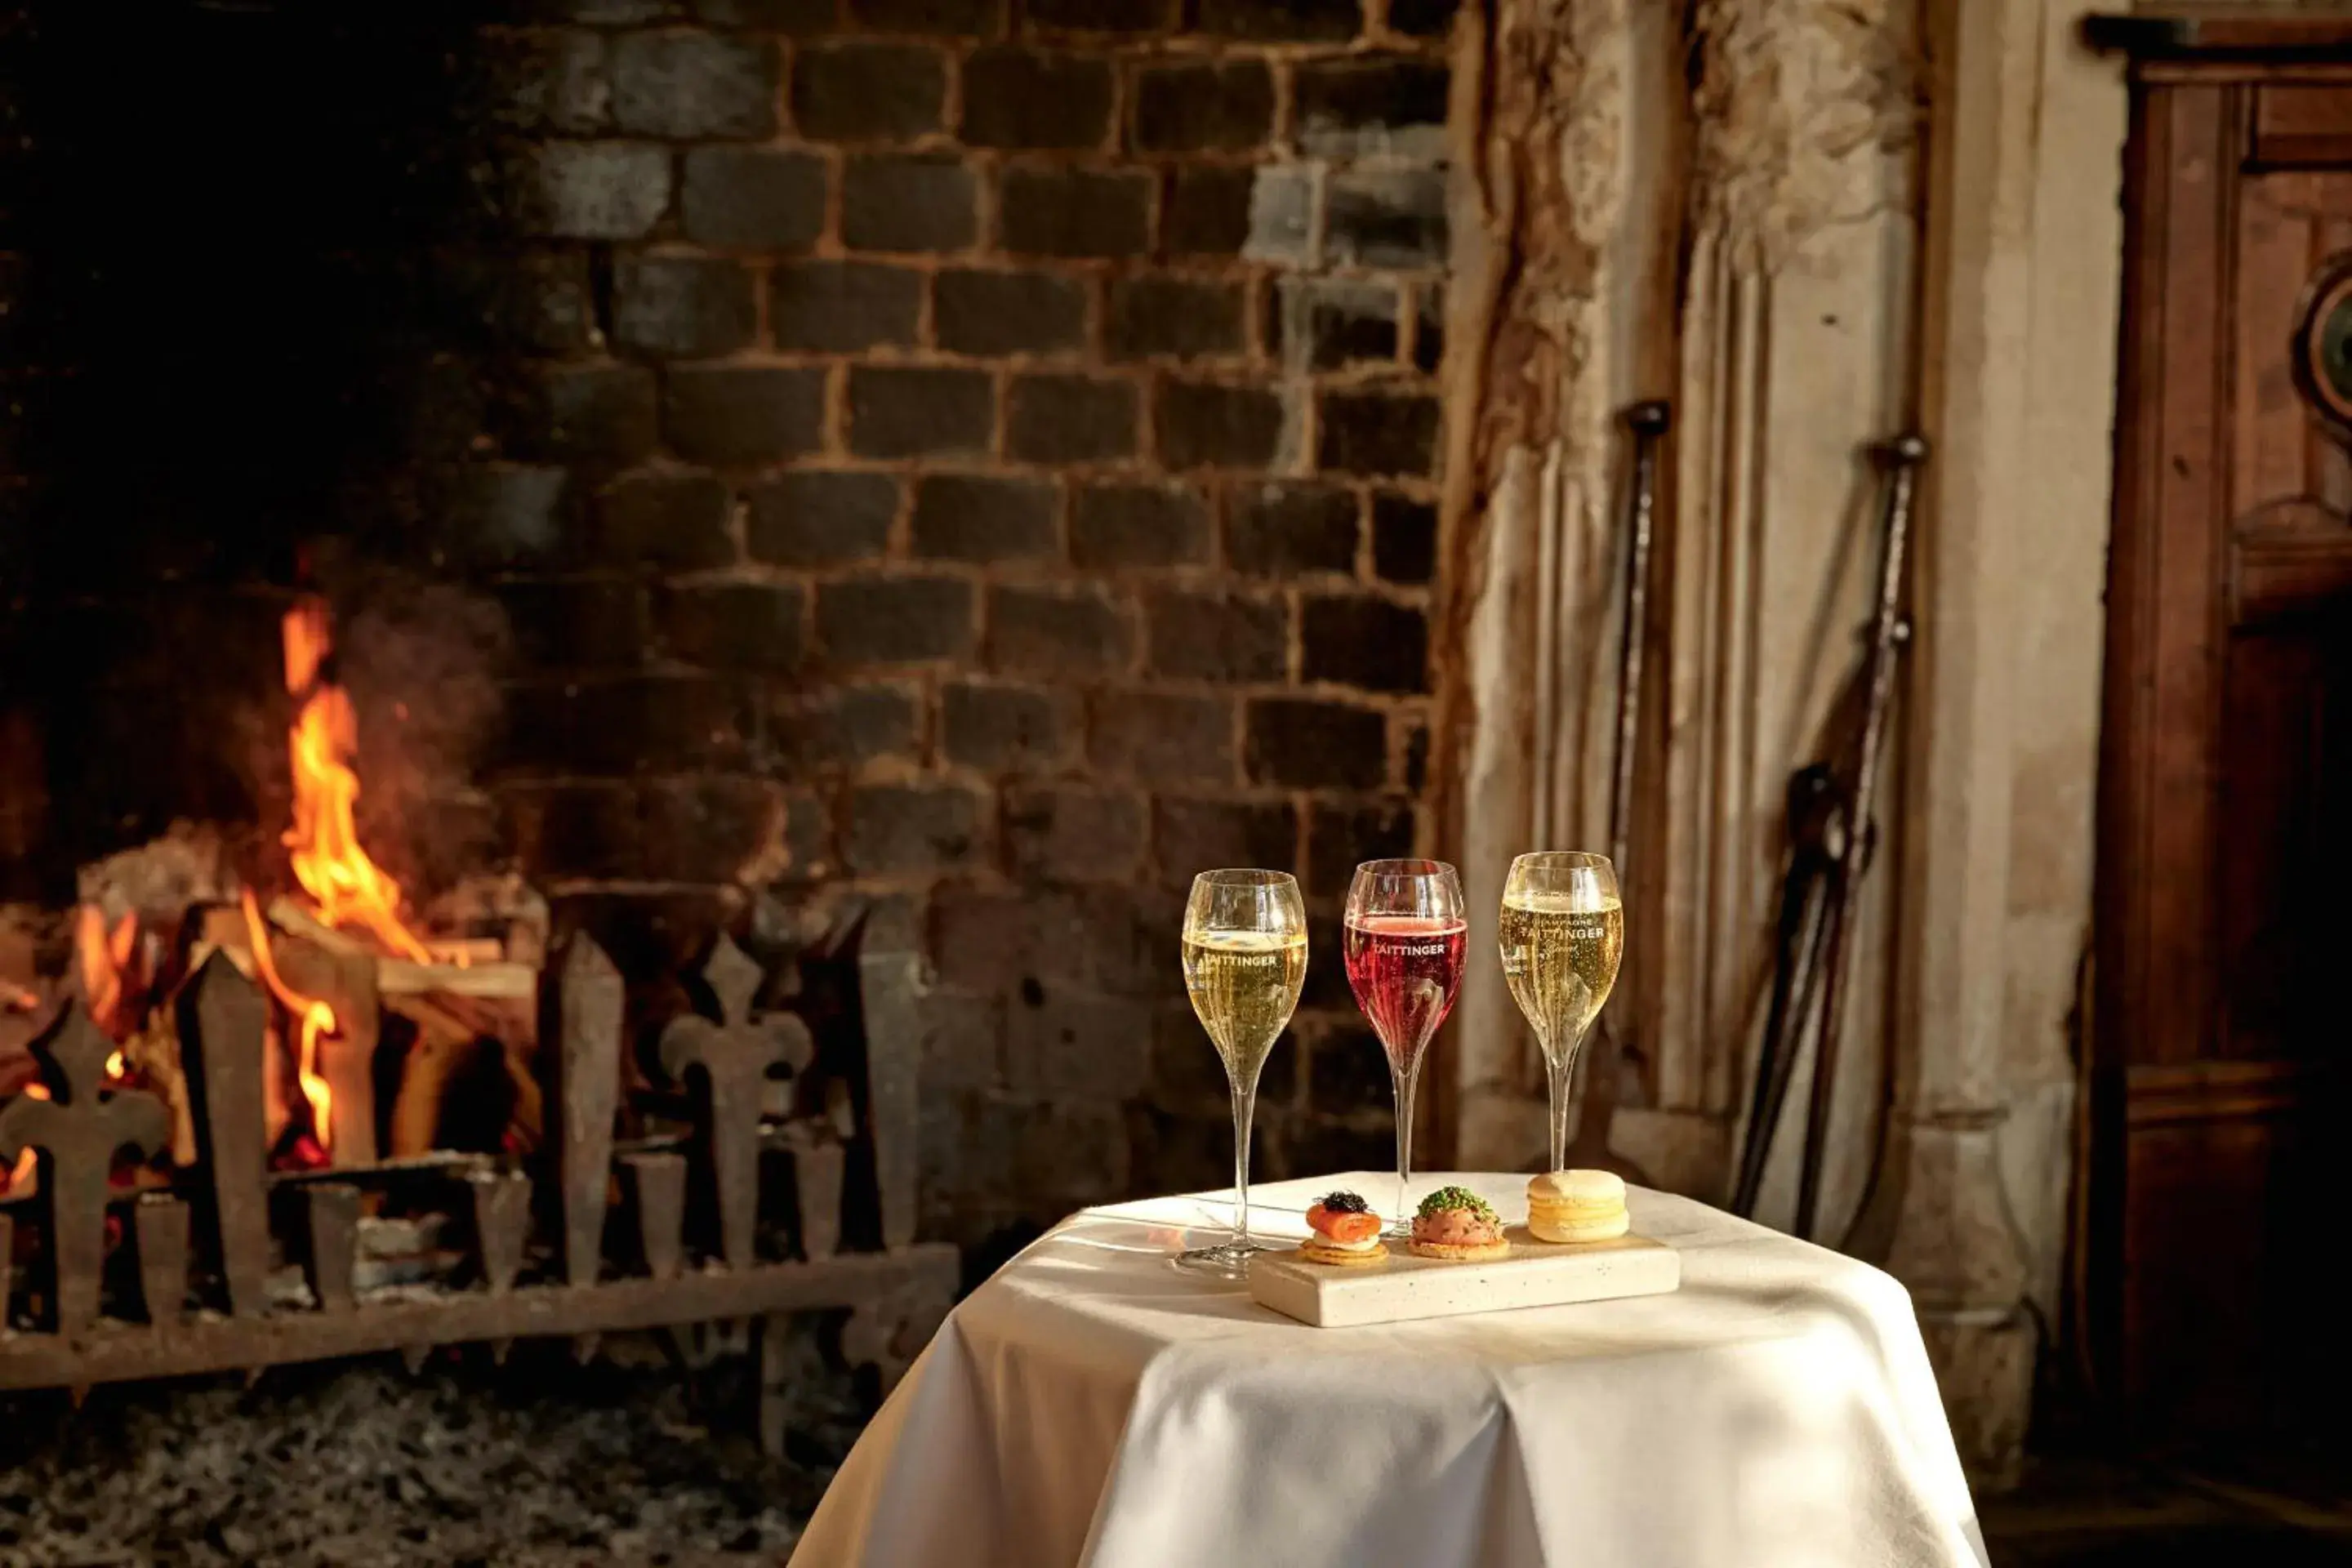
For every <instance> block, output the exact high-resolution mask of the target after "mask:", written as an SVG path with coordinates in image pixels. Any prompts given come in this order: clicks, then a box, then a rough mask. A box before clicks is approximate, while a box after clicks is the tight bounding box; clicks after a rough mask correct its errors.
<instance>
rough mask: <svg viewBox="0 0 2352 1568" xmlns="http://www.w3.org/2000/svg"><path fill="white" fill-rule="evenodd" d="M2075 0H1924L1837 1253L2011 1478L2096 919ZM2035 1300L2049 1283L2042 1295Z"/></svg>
mask: <svg viewBox="0 0 2352 1568" xmlns="http://www.w3.org/2000/svg"><path fill="white" fill-rule="evenodd" d="M2085 9H2087V7H2084V6H2082V5H2076V4H2073V3H2070V0H1938V3H1937V4H1936V5H1932V6H1931V7H1930V16H1931V21H1932V26H1933V27H1934V29H1935V32H1934V37H1933V47H1932V48H1931V51H1930V53H1931V56H1932V58H1935V59H1936V60H1937V61H1938V62H1939V63H1940V66H1941V72H1940V75H1939V78H1938V79H1937V82H1936V84H1935V94H1934V103H1935V120H1934V126H1933V129H1932V131H1931V132H1930V144H1931V145H1932V146H1933V147H1934V148H1935V150H1936V155H1935V159H1934V163H1933V164H1932V167H1931V169H1930V172H1929V191H1928V206H1927V211H1928V225H1927V259H1928V265H1927V268H1926V274H1925V293H1924V299H1925V316H1924V322H1923V327H1924V332H1923V355H1922V363H1923V375H1922V403H1923V412H1924V415H1925V418H1926V423H1927V429H1928V433H1929V436H1930V437H1931V439H1932V440H1933V441H1934V442H1935V447H1936V450H1935V456H1934V458H1933V462H1932V466H1931V468H1930V471H1929V477H1928V484H1927V492H1926V500H1927V506H1926V511H1925V515H1924V518H1923V527H1922V530H1921V534H1920V540H1919V551H1918V553H1917V555H1916V567H1915V571H1916V575H1915V582H1914V588H1913V605H1914V614H1915V617H1916V623H1917V626H1918V632H1919V635H1918V637H1917V638H1916V641H1915V643H1914V652H1913V658H1914V667H1913V669H1912V672H1911V704H1912V706H1911V712H1910V716H1909V734H1908V737H1907V747H1906V781H1905V782H1906V785H1907V789H1906V832H1905V835H1904V839H1903V844H1902V848H1901V858H1900V861H1899V865H1898V869H1899V879H1900V887H1901V895H1902V904H1901V910H1900V920H1901V928H1902V930H1901V938H1900V942H1899V947H1898V954H1897V957H1898V963H1897V970H1896V975H1897V980H1896V994H1895V1010H1894V1031H1893V1041H1894V1046H1895V1062H1896V1068H1897V1079H1896V1084H1897V1088H1896V1096H1895V1116H1894V1119H1893V1124H1892V1126H1891V1127H1890V1129H1889V1131H1888V1134H1887V1139H1886V1146H1885V1150H1884V1151H1883V1152H1882V1156H1881V1158H1882V1164H1881V1168H1880V1173H1879V1179H1878V1181H1877V1182H1876V1184H1875V1185H1874V1190H1873V1192H1872V1194H1871V1197H1870V1201H1869V1202H1868V1204H1867V1205H1865V1208H1864V1213H1863V1215H1862V1216H1861V1218H1860V1220H1859V1221H1858V1223H1857V1224H1856V1226H1855V1227H1854V1230H1853V1234H1852V1236H1851V1237H1849V1241H1848V1247H1849V1250H1853V1251H1855V1252H1857V1253H1859V1254H1861V1255H1863V1256H1865V1257H1870V1258H1874V1259H1876V1260H1878V1261H1882V1262H1883V1263H1884V1264H1885V1267H1886V1268H1889V1269H1890V1270H1891V1271H1892V1272H1894V1273H1895V1275H1896V1276H1897V1277H1898V1278H1900V1279H1902V1280H1903V1281H1904V1282H1905V1283H1906V1285H1908V1286H1909V1287H1910V1288H1911V1290H1912V1294H1913V1298H1914V1300H1915V1301H1916V1303H1917V1306H1918V1310H1919V1317H1920V1321H1921V1326H1922V1329H1923V1330H1924V1331H1925V1332H1926V1334H1927V1343H1928V1349H1929V1352H1930V1354H1931V1355H1932V1356H1933V1357H1934V1359H1935V1361H1936V1363H1937V1371H1938V1374H1939V1376H1940V1377H1941V1379H1942V1381H1943V1384H1944V1391H1945V1399H1946V1404H1947V1406H1948V1409H1949V1411H1950V1413H1951V1415H1952V1418H1953V1425H1954V1429H1955V1432H1956V1435H1957V1436H1958V1438H1959V1441H1960V1446H1961V1450H1962V1454H1963V1457H1964V1458H1966V1459H1967V1460H1968V1461H1969V1464H1970V1466H1971V1468H1973V1469H1974V1470H1975V1471H1976V1473H1977V1474H1978V1475H1979V1478H1980V1479H1982V1480H1983V1481H1985V1482H1988V1483H1990V1484H1993V1485H1999V1484H2000V1483H2002V1482H2004V1481H2006V1480H2008V1479H2011V1478H2012V1477H2013V1476H2014V1473H2015V1470H2016V1468H2017V1464H2018V1461H2019V1458H2020V1457H2021V1448H2022V1444H2023V1438H2024V1433H2025V1423H2026V1417H2027V1413H2028V1406H2029V1403H2030V1395H2031V1391H2032V1374H2033V1366H2034V1356H2035V1352H2036V1349H2037V1345H2038V1343H2039V1342H2040V1332H2039V1327H2038V1323H2039V1322H2054V1321H2055V1314H2054V1305H2055V1303H2054V1300H2053V1297H2054V1294H2055V1289H2056V1275H2057V1270H2058V1264H2059V1258H2060V1256H2061V1252H2062V1249H2063V1237H2064V1224H2063V1216H2064V1213H2065V1203H2066V1194H2067V1192H2068V1190H2069V1184H2068V1176H2069V1172H2070V1167H2071V1164H2072V1159H2071V1155H2072V1150H2071V1147H2070V1142H2069V1130H2070V1126H2071V1107H2072V1098H2073V1096H2072V1090H2073V1069H2072V1067H2071V1064H2070V1059H2069V1048H2068V1047H2069V1038H2068V1030H2069V1023H2070V1014H2071V1011H2072V1007H2073V1003H2074V994H2075V967H2076V964H2077V963H2078V961H2079V955H2080V953H2081V952H2082V948H2083V942H2084V934H2085V931H2086V928H2087V920H2088V910H2089V889H2090V875H2091V861H2090V853H2091V839H2092V835H2091V826H2092V824H2091V810H2092V793H2093V784H2094V783H2095V778H2096V772H2097V769H2096V757H2095V748H2096V735H2097V718H2098V698H2099V638H2100V613H2099V605H2100V589H2101V584H2102V581H2103V578H2104V573H2105V540H2106V534H2107V521H2108V510H2107V506H2108V478H2109V473H2110V466H2111V456H2112V454H2111V449H2110V444H2109V435H2108V432H2109V427H2110V421H2111V417H2112V409H2113V398H2114V350H2115V319H2116V293H2117V287H2116V285H2117V277H2118V270H2119V263H2120V244H2121V240H2120V226H2119V218H2118V214H2117V209H2116V180H2117V178H2118V173H2117V171H2118V168H2119V163H2118V156H2117V149H2118V146H2119V143H2120V141H2121V137H2122V132H2123V108H2124V105H2123V94H2122V90H2121V86H2120V81H2119V79H2118V77H2117V74H2116V71H2115V70H2114V68H2112V67H2109V66H2105V65H2104V64H2102V63H2100V62H2097V61H2095V60H2092V59H2090V58H2088V57H2087V56H2085V55H2084V53H2083V52H2082V51H2081V50H2080V48H2079V46H2078V45H2077V44H2076V43H2075V42H2074V38H2075V32H2076V26H2077V24H2078V22H2079V18H2080V16H2081V15H2082V12H2083V11H2084V10H2085ZM2036 1298H2039V1302H2038V1305H2039V1306H2040V1308H2041V1310H2039V1311H2038V1312H2037V1311H2036V1310H2032V1306H2030V1305H2029V1303H2032V1302H2034V1300H2035V1299H2036Z"/></svg>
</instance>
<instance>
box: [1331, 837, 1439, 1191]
mask: <svg viewBox="0 0 2352 1568" xmlns="http://www.w3.org/2000/svg"><path fill="white" fill-rule="evenodd" d="M1344 941H1345V948H1346V954H1347V961H1348V984H1349V986H1350V987H1351V988H1352V989H1353V990H1354V991H1355V993H1356V1005H1357V1006H1359V1007H1360V1008H1362V1009H1363V1013H1364V1016H1365V1017H1366V1018H1368V1019H1370V1021H1371V1026H1372V1032H1373V1033H1374V1034H1376V1035H1378V1036H1379V1037H1381V1048H1382V1049H1383V1050H1385V1051H1387V1052H1388V1058H1389V1080H1390V1082H1391V1085H1392V1086H1393V1087H1394V1089H1395V1090H1396V1136H1397V1207H1396V1214H1395V1215H1394V1217H1393V1218H1391V1220H1390V1222H1389V1234H1390V1235H1391V1236H1403V1235H1407V1234H1409V1233H1410V1232H1411V1230H1412V1193H1411V1189H1412V1100H1413V1091H1414V1090H1415V1089H1417V1088H1418V1087H1419V1086H1420V1083H1421V1064H1422V1061H1423V1058H1425V1057H1426V1056H1427V1054H1428V1051H1429V1042H1430V1038H1431V1037H1433V1036H1434V1035H1435V1034H1436V1033H1437V1026H1439V1025H1440V1024H1443V1023H1444V1022H1445V1016H1446V1015H1447V1014H1448V1013H1450V1012H1452V1011H1453V1010H1454V997H1455V996H1456V995H1457V994H1459V993H1460V992H1461V990H1462V961H1463V957H1464V954H1465V952H1466V950H1467V949H1468V947H1469V943H1470V924H1469V921H1468V920H1467V918H1466V917H1465V914H1464V913H1463V908H1462V879H1461V878H1460V877H1459V876H1457V875H1455V874H1454V868H1453V867H1451V866H1449V865H1447V864H1446V863H1445V862H1444V861H1443V860H1367V861H1365V862H1364V863H1363V864H1362V865H1360V866H1359V867H1357V868H1356V879H1355V881H1354V882H1353V883H1352V884H1350V885H1349V889H1348V918H1347V926H1346V930H1345V935H1344Z"/></svg>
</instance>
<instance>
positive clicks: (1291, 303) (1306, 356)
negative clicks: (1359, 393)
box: [1270, 278, 1397, 370]
mask: <svg viewBox="0 0 2352 1568" xmlns="http://www.w3.org/2000/svg"><path fill="white" fill-rule="evenodd" d="M1274 333H1275V341H1274V342H1273V343H1272V344H1271V345H1270V346H1271V347H1272V348H1273V350H1274V353H1275V357H1276V358H1277V359H1279V360H1281V361H1282V362H1283V363H1284V364H1286V365H1287V366H1290V367H1292V368H1293V369H1297V368H1301V367H1303V368H1306V369H1309V370H1338V369H1340V368H1342V367H1344V366H1348V365H1357V364H1392V363H1395V361H1396V357H1397V291H1396V290H1395V289H1393V288H1391V287H1390V286H1389V285H1387V284H1385V283H1358V282H1353V281H1349V280H1345V279H1319V278H1318V279H1304V278H1286V279H1282V280H1281V281H1280V282H1279V283H1278V284H1276V310H1275V312H1274Z"/></svg>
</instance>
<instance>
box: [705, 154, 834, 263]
mask: <svg viewBox="0 0 2352 1568" xmlns="http://www.w3.org/2000/svg"><path fill="white" fill-rule="evenodd" d="M684 165H685V171H686V174H685V181H684V184H683V188H682V190H681V192H680V195H679V197H678V212H679V219H680V222H681V223H682V225H683V226H684V228H685V231H686V237H687V238H688V239H690V240H694V241H695V242H697V243H698V244H701V245H741V246H757V247H760V248H761V249H763V250H805V249H807V248H808V247H810V246H812V245H814V244H815V243H816V239H817V236H818V235H819V234H821V233H823V232H824V182H825V170H824V160H823V159H821V158H817V157H814V156H812V155H811V154H809V153H800V152H787V151H782V150H780V149H777V148H772V147H696V148H694V149H692V150H690V151H689V152H688V153H687V154H686V157H685V160H684Z"/></svg>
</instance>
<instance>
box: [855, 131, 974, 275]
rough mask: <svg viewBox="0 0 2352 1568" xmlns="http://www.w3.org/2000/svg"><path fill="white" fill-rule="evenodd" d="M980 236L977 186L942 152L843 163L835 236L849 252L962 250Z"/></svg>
mask: <svg viewBox="0 0 2352 1568" xmlns="http://www.w3.org/2000/svg"><path fill="white" fill-rule="evenodd" d="M978 237H980V185H979V183H978V182H977V181H976V180H975V179H974V178H973V176H972V172H971V170H970V169H968V168H966V167H965V166H964V165H963V164H962V163H961V162H959V161H958V160H957V159H955V158H954V157H952V156H950V155H948V154H943V153H910V154H908V155H906V156H903V157H865V158H853V159H851V160H850V161H849V168H848V171H847V172H846V173H845V174H844V175H843V176H842V184H841V238H842V243H843V244H845V245H846V246H848V247H850V248H852V249H853V250H883V251H906V252H917V253H925V254H929V253H936V252H940V251H953V250H962V249H964V248H966V247H969V246H970V245H971V244H972V242H973V241H974V240H976V239H977V238H978Z"/></svg>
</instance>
